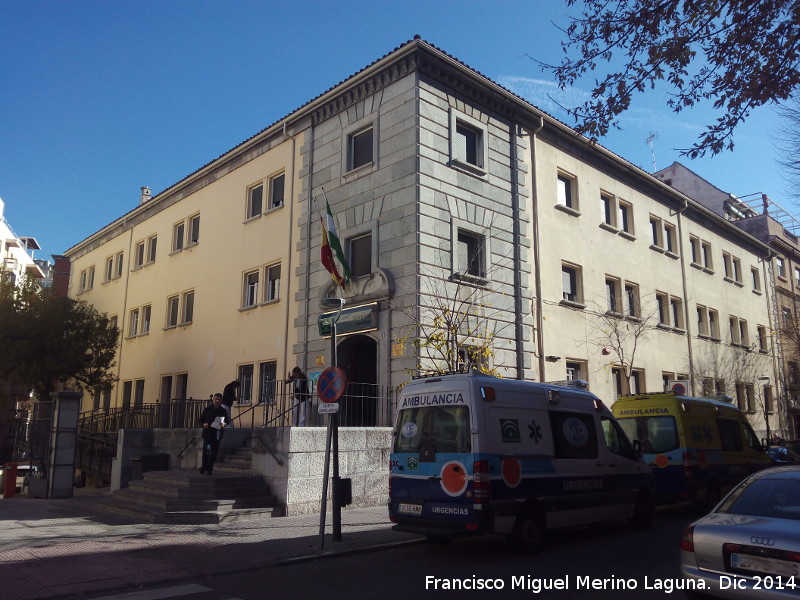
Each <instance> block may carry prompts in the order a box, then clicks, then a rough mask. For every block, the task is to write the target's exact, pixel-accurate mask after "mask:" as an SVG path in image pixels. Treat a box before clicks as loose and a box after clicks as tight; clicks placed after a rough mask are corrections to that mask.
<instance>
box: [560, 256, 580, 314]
mask: <svg viewBox="0 0 800 600" xmlns="http://www.w3.org/2000/svg"><path fill="white" fill-rule="evenodd" d="M582 287H583V286H582V285H581V268H580V267H579V266H577V265H570V264H566V263H562V264H561V297H562V300H563V301H566V302H573V303H576V304H580V303H582V302H583V290H582Z"/></svg>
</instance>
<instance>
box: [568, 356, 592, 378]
mask: <svg viewBox="0 0 800 600" xmlns="http://www.w3.org/2000/svg"><path fill="white" fill-rule="evenodd" d="M566 362H567V381H578V380H579V379H584V380H586V379H588V374H587V370H586V361H582V360H572V359H569V358H568V359H567V361H566Z"/></svg>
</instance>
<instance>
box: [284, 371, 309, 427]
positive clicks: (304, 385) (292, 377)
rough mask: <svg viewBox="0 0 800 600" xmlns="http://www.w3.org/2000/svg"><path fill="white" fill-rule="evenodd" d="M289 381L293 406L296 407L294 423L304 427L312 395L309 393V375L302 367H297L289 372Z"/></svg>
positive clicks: (296, 425)
mask: <svg viewBox="0 0 800 600" xmlns="http://www.w3.org/2000/svg"><path fill="white" fill-rule="evenodd" d="M288 382H289V383H291V384H292V406H293V408H294V415H293V418H292V424H293V425H294V426H295V427H304V426H305V424H306V416H307V415H308V405H309V404H310V400H311V395H310V394H309V393H308V377H306V375H305V373H303V371H302V370H301V369H300V367H295V368H294V369H292V372H291V373H289V381H288Z"/></svg>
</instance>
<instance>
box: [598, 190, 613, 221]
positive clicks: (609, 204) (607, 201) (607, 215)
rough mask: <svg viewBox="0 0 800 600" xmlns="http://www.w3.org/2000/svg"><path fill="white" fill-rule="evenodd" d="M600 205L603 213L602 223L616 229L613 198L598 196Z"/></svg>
mask: <svg viewBox="0 0 800 600" xmlns="http://www.w3.org/2000/svg"><path fill="white" fill-rule="evenodd" d="M600 204H601V207H602V211H603V223H605V224H606V225H609V226H611V227H616V219H615V215H614V204H615V203H614V198H613V197H612V196H610V195H608V194H600Z"/></svg>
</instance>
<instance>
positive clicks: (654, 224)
mask: <svg viewBox="0 0 800 600" xmlns="http://www.w3.org/2000/svg"><path fill="white" fill-rule="evenodd" d="M650 233H651V235H652V238H653V244H652V245H653V246H655V247H656V248H661V246H662V242H661V240H662V237H663V236H662V233H661V219H659V218H658V217H653V216H652V215H651V216H650Z"/></svg>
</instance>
